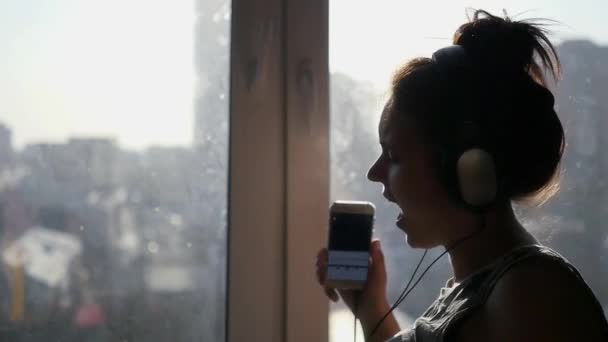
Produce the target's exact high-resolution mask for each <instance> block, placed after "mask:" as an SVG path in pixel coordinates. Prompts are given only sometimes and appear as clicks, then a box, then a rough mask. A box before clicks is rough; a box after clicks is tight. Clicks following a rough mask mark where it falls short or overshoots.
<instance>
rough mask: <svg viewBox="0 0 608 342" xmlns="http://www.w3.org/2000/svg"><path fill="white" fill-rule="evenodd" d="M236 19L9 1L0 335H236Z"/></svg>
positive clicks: (1, 116) (2, 105)
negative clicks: (230, 329)
mask: <svg viewBox="0 0 608 342" xmlns="http://www.w3.org/2000/svg"><path fill="white" fill-rule="evenodd" d="M229 23H230V2H229V1H227V0H213V1H210V0H188V1H168V0H163V1H143V0H134V1H117V0H107V1H95V2H82V1H71V0H57V1H52V2H43V3H41V2H38V1H31V0H25V1H22V0H19V1H3V2H1V3H0V45H1V46H2V51H4V53H3V54H2V55H1V56H0V74H2V75H3V76H2V77H1V78H0V122H1V124H0V249H1V252H2V254H1V260H2V268H0V293H1V297H2V298H3V300H2V301H0V336H1V338H0V339H1V340H3V341H159V342H160V341H163V342H164V341H223V340H224V329H225V326H224V324H225V323H224V311H225V304H224V303H225V296H226V292H225V282H226V280H225V273H226V191H227V186H226V185H227V181H226V179H227V159H228V158H227V157H228V156H227V154H228V149H227V138H228V127H227V126H228V102H227V94H228V66H229V64H228V63H229V61H228V56H229ZM209 179H213V182H209V181H208V180H209Z"/></svg>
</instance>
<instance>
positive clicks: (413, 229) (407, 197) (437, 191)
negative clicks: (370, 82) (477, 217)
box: [367, 106, 459, 248]
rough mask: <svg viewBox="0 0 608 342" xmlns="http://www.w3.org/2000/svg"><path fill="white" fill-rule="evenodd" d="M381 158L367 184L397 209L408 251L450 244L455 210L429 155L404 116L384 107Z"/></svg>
mask: <svg viewBox="0 0 608 342" xmlns="http://www.w3.org/2000/svg"><path fill="white" fill-rule="evenodd" d="M379 135H380V145H381V146H382V154H381V155H380V156H379V157H378V159H377V160H376V162H375V163H374V164H373V165H372V167H371V168H370V169H369V172H368V175H367V176H368V178H369V180H371V181H373V182H379V183H382V185H384V190H383V195H384V197H386V199H388V200H389V201H391V202H394V203H396V204H397V205H398V206H399V208H400V209H401V214H400V215H399V217H398V218H397V222H396V225H397V226H398V227H399V228H400V229H401V230H403V231H404V232H405V233H406V235H407V242H408V244H409V245H410V246H412V247H417V248H432V247H436V246H439V245H445V244H446V243H448V242H449V241H451V240H452V239H453V238H454V237H453V236H452V235H453V234H455V233H456V232H453V231H452V230H451V229H450V226H451V224H449V223H454V219H456V216H455V215H458V211H459V210H458V209H457V208H455V207H454V206H453V205H452V204H451V203H450V201H449V198H448V195H447V193H446V192H445V191H444V189H443V187H442V186H441V184H440V182H439V181H438V179H437V176H436V175H437V173H436V172H435V170H434V168H433V163H432V159H431V152H430V149H429V148H428V146H426V145H425V144H424V143H423V142H422V139H420V132H419V130H418V129H416V127H415V124H414V122H413V119H411V118H408V117H407V115H401V114H397V113H392V112H391V111H390V109H388V106H387V107H385V110H384V111H383V113H382V118H381V119H380V125H379Z"/></svg>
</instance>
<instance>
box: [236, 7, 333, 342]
mask: <svg viewBox="0 0 608 342" xmlns="http://www.w3.org/2000/svg"><path fill="white" fill-rule="evenodd" d="M328 12H329V6H328V0H307V1H298V0H233V1H232V21H231V56H230V134H229V170H228V172H229V180H228V215H229V217H228V241H227V248H228V253H227V255H228V260H227V287H228V288H227V298H226V301H227V302H226V316H227V317H226V340H227V341H228V342H236V341H270V342H283V341H289V342H299V341H302V342H303V341H311V340H312V341H327V340H328V338H329V334H328V325H329V323H328V315H329V302H328V300H327V298H326V297H325V296H324V295H323V293H322V291H320V290H319V288H318V285H317V283H316V279H315V272H314V258H315V256H316V253H317V251H318V249H319V248H320V247H321V246H323V244H324V243H325V239H326V226H327V221H326V220H327V209H328V207H329V187H330V183H329V182H330V177H329V44H328V40H329V34H328V26H329V25H328V22H329V13H328ZM311 23H312V24H311Z"/></svg>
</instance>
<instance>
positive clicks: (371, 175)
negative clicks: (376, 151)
mask: <svg viewBox="0 0 608 342" xmlns="http://www.w3.org/2000/svg"><path fill="white" fill-rule="evenodd" d="M379 171H380V159H379V158H378V159H377V160H376V161H375V162H374V164H373V165H372V166H371V167H370V168H369V170H368V171H367V179H369V180H370V181H372V182H381V181H382V179H381V177H380V172H379Z"/></svg>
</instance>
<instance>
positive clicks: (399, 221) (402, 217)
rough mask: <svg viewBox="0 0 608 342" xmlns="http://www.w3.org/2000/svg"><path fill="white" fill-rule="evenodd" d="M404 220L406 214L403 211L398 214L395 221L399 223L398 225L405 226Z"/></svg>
mask: <svg viewBox="0 0 608 342" xmlns="http://www.w3.org/2000/svg"><path fill="white" fill-rule="evenodd" d="M404 221H405V215H403V213H399V216H397V222H395V223H396V224H397V226H398V227H400V228H403V227H404V226H405V225H404Z"/></svg>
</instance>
